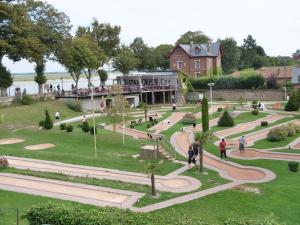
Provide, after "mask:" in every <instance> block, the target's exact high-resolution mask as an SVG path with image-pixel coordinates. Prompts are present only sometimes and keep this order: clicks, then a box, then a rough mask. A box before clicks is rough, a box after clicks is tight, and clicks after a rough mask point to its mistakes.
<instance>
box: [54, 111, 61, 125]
mask: <svg viewBox="0 0 300 225" xmlns="http://www.w3.org/2000/svg"><path fill="white" fill-rule="evenodd" d="M55 120H56V122H59V120H60V115H59V112H58V111H57V112H56V113H55Z"/></svg>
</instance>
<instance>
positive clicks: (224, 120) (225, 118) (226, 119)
mask: <svg viewBox="0 0 300 225" xmlns="http://www.w3.org/2000/svg"><path fill="white" fill-rule="evenodd" d="M218 126H219V127H233V126H234V120H233V118H232V116H230V114H229V113H228V111H227V110H225V111H224V113H223V115H222V116H221V118H220V120H219V121H218Z"/></svg>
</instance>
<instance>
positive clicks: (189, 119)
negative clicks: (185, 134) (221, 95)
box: [180, 113, 196, 125]
mask: <svg viewBox="0 0 300 225" xmlns="http://www.w3.org/2000/svg"><path fill="white" fill-rule="evenodd" d="M180 122H181V124H185V125H186V124H193V123H195V122H196V117H195V116H194V115H193V114H191V113H188V114H185V115H184V116H183V118H182V119H181V121H180Z"/></svg>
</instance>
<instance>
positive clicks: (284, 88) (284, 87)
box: [283, 86, 286, 101]
mask: <svg viewBox="0 0 300 225" xmlns="http://www.w3.org/2000/svg"><path fill="white" fill-rule="evenodd" d="M283 90H284V101H286V86H283Z"/></svg>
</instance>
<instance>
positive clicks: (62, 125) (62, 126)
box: [59, 123, 67, 130]
mask: <svg viewBox="0 0 300 225" xmlns="http://www.w3.org/2000/svg"><path fill="white" fill-rule="evenodd" d="M59 127H60V129H61V130H65V129H66V128H67V124H65V123H61V124H60V125H59Z"/></svg>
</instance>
